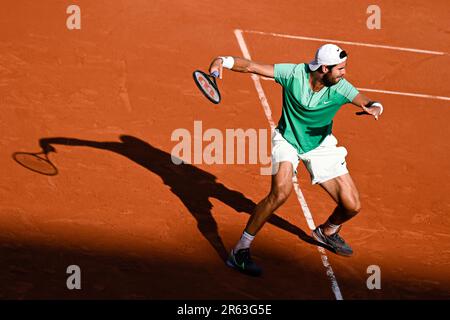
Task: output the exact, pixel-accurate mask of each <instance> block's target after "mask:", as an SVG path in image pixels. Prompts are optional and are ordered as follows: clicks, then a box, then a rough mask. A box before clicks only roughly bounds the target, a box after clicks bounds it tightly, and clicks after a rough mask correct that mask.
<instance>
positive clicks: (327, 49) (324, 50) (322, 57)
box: [309, 43, 347, 71]
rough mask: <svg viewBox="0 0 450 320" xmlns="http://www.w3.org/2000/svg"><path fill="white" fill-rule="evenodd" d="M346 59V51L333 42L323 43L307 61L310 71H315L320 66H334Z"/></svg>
mask: <svg viewBox="0 0 450 320" xmlns="http://www.w3.org/2000/svg"><path fill="white" fill-rule="evenodd" d="M345 60H347V53H346V52H345V51H344V50H342V49H341V48H339V47H338V46H337V45H335V44H330V43H328V44H324V45H323V46H321V47H320V48H319V49H317V52H316V56H315V58H314V60H313V61H311V62H310V63H309V68H310V69H311V71H316V70H317V69H319V67H320V66H334V65H336V64H339V63H342V62H344V61H345Z"/></svg>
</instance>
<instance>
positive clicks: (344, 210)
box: [320, 173, 361, 235]
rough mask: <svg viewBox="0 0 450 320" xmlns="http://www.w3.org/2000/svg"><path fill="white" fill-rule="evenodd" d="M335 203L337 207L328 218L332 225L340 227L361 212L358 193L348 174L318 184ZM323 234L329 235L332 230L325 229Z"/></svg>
mask: <svg viewBox="0 0 450 320" xmlns="http://www.w3.org/2000/svg"><path fill="white" fill-rule="evenodd" d="M320 186H321V187H322V188H324V189H325V190H326V191H327V192H328V193H329V194H330V196H331V197H332V198H333V199H334V201H336V204H337V207H336V209H335V210H334V211H333V213H332V214H331V216H330V217H329V218H328V221H329V222H330V223H331V224H333V225H341V224H343V223H344V222H346V221H348V220H350V219H351V218H353V217H354V216H356V215H357V214H358V213H359V211H360V210H361V202H360V200H359V192H358V189H357V188H356V186H355V183H354V182H353V179H352V177H351V176H350V174H348V173H347V174H345V175H343V176H340V177H337V178H334V179H331V180H328V181H325V182H323V183H321V184H320ZM324 231H325V233H326V234H327V235H328V234H331V233H333V231H334V230H331V229H330V228H327V229H325V230H324Z"/></svg>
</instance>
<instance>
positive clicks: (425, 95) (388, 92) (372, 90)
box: [261, 76, 450, 101]
mask: <svg viewBox="0 0 450 320" xmlns="http://www.w3.org/2000/svg"><path fill="white" fill-rule="evenodd" d="M261 78H262V79H263V80H266V81H275V79H272V78H268V77H263V76H261ZM356 89H358V90H359V91H366V92H377V93H385V94H395V95H398V96H407V97H415V98H425V99H435V100H445V101H450V97H444V96H433V95H431V94H422V93H410V92H400V91H389V90H380V89H368V88H356Z"/></svg>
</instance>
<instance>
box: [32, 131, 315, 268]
mask: <svg viewBox="0 0 450 320" xmlns="http://www.w3.org/2000/svg"><path fill="white" fill-rule="evenodd" d="M39 144H40V146H41V148H42V149H43V150H54V148H53V146H52V145H55V144H56V145H66V146H83V147H92V148H96V149H103V150H107V151H111V152H114V153H117V154H120V155H122V156H124V157H126V158H128V159H129V160H131V161H133V162H135V163H137V164H139V165H140V166H142V167H144V168H146V169H147V170H149V171H151V172H153V173H154V174H157V175H158V176H160V177H161V179H162V180H163V182H164V184H165V185H167V186H169V187H170V190H171V191H172V192H173V193H174V194H175V195H176V196H177V197H178V198H179V199H180V200H181V201H182V202H183V204H184V206H185V207H186V208H187V209H188V210H189V212H190V213H191V214H192V216H193V217H194V218H195V219H196V221H197V227H198V229H199V231H200V232H201V234H202V235H203V236H204V237H205V238H206V239H207V240H208V242H209V243H210V244H211V246H212V247H213V248H214V249H215V251H216V252H217V254H218V255H219V256H220V258H221V259H222V260H223V261H225V260H226V259H227V257H228V250H227V249H226V248H225V246H224V244H223V241H222V238H221V237H220V234H219V232H218V227H217V223H216V221H215V219H214V217H213V216H212V213H211V209H212V207H213V206H212V203H211V202H210V200H209V199H210V198H215V199H218V200H220V201H221V202H223V203H224V204H226V205H228V206H229V207H231V208H233V209H234V210H236V211H237V212H242V213H247V214H251V213H252V211H253V209H254V208H255V206H256V204H255V203H254V202H253V201H252V200H250V199H248V198H247V197H245V195H244V194H242V193H241V192H238V191H235V190H232V189H229V188H227V187H226V186H225V185H223V184H222V183H219V182H217V177H216V176H214V175H212V174H210V173H209V172H206V171H204V170H201V169H199V168H197V167H195V166H193V165H190V164H185V163H182V164H179V165H177V164H174V163H173V162H172V158H171V155H170V154H169V153H167V152H165V151H163V150H160V149H158V148H155V147H153V146H152V145H150V144H149V143H147V142H145V141H143V140H141V139H138V138H136V137H133V136H128V135H122V136H120V142H114V141H107V142H98V141H91V140H81V139H75V138H64V137H54V138H42V139H40V140H39ZM268 222H269V223H271V224H273V225H275V226H277V227H278V228H281V229H283V230H285V231H287V232H290V233H292V234H294V235H297V236H298V237H299V238H300V239H302V240H303V241H305V242H308V243H311V244H314V243H315V241H314V239H313V238H312V237H310V236H309V235H307V234H306V233H305V232H304V231H303V230H301V229H300V228H298V227H297V226H295V225H293V224H291V223H290V222H288V221H286V220H284V219H283V218H281V217H279V216H277V215H273V216H272V217H271V219H270V220H269V221H268Z"/></svg>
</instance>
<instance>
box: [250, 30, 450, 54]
mask: <svg viewBox="0 0 450 320" xmlns="http://www.w3.org/2000/svg"><path fill="white" fill-rule="evenodd" d="M243 32H247V33H254V34H262V35H266V36H273V37H279V38H288V39H297V40H308V41H318V42H334V43H342V44H350V45H354V46H361V47H371V48H382V49H391V50H398V51H409V52H415V53H425V54H433V55H439V56H442V55H445V54H447V53H446V52H441V51H431V50H422V49H414V48H403V47H394V46H386V45H381V44H372V43H364V42H354V41H343V40H335V39H322V38H313V37H304V36H293V35H289V34H281V33H273V32H263V31H253V30H244V31H243Z"/></svg>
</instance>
